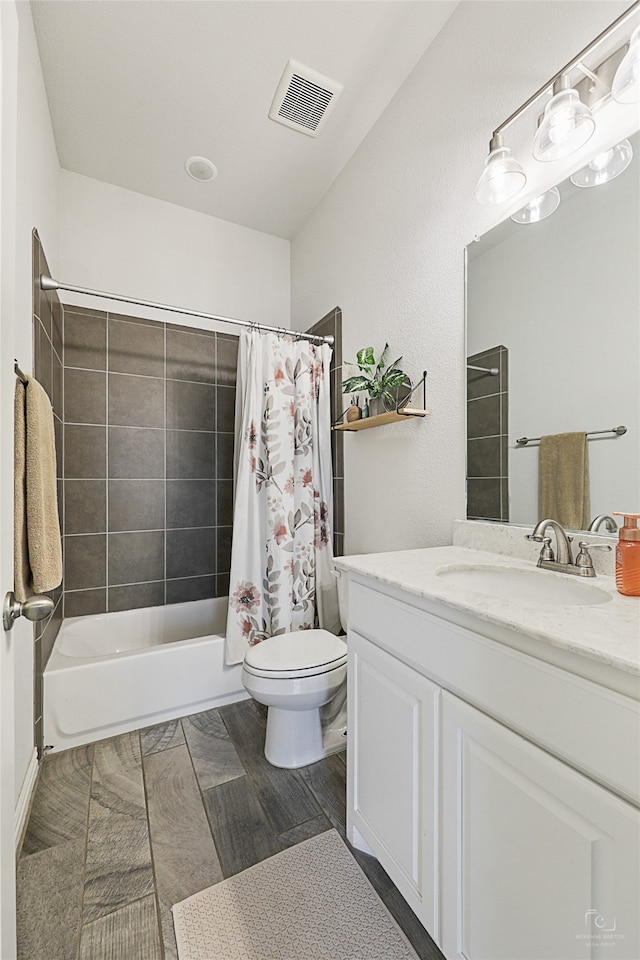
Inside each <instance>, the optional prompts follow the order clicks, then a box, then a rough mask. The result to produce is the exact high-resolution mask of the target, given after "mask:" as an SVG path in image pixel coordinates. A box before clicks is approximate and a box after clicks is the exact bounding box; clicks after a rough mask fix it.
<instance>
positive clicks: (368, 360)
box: [356, 347, 376, 370]
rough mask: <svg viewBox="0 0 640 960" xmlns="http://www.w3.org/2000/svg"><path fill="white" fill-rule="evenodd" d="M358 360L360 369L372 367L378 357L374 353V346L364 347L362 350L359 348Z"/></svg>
mask: <svg viewBox="0 0 640 960" xmlns="http://www.w3.org/2000/svg"><path fill="white" fill-rule="evenodd" d="M356 362H357V364H358V366H359V367H360V369H361V370H362V369H366V368H367V367H372V366H373V365H374V363H375V362H376V359H375V357H374V355H373V347H363V348H362V350H358V352H357V354H356Z"/></svg>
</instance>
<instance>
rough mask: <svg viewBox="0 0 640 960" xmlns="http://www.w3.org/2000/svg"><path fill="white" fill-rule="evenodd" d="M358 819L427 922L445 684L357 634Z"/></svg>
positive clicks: (353, 657)
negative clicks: (441, 688) (439, 684)
mask: <svg viewBox="0 0 640 960" xmlns="http://www.w3.org/2000/svg"><path fill="white" fill-rule="evenodd" d="M349 657H350V672H349V689H348V693H347V698H348V703H349V710H350V719H349V730H350V731H353V735H352V734H350V737H349V745H350V746H349V750H350V760H349V770H350V777H349V798H348V806H349V808H350V811H351V815H352V825H353V827H354V828H355V829H356V830H357V831H358V833H359V834H360V836H361V837H362V838H363V839H364V840H365V841H366V843H367V844H368V845H369V847H370V848H371V849H372V850H375V853H376V856H377V857H378V859H379V860H380V862H381V863H382V865H383V867H384V868H385V869H386V871H387V873H389V874H390V875H391V876H392V877H393V879H394V882H395V884H396V886H397V887H398V889H399V890H400V892H401V893H402V895H403V897H404V898H405V900H406V901H407V903H408V904H409V905H410V906H411V908H412V910H413V911H414V913H415V914H416V916H417V917H418V918H419V919H420V921H421V922H422V923H423V924H424V926H425V927H426V928H427V929H428V930H433V929H434V926H435V923H436V916H437V914H436V909H435V881H436V877H435V870H434V865H435V862H436V856H435V836H434V827H435V810H436V794H435V772H436V757H435V747H436V722H437V709H438V697H439V693H440V691H439V689H438V687H437V686H436V685H435V684H433V683H431V682H430V681H429V680H427V679H426V678H425V677H423V676H421V675H420V674H418V673H416V671H415V670H412V669H411V668H410V667H407V666H406V665H405V664H404V663H401V662H400V660H398V659H397V658H396V657H392V656H391V655H390V654H388V653H386V652H385V651H384V650H381V649H380V648H379V647H377V646H375V645H374V644H372V643H370V642H369V641H368V640H365V639H364V638H363V637H360V636H359V635H358V634H357V633H354V632H350V633H349Z"/></svg>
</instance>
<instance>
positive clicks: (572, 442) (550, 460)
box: [539, 433, 590, 530]
mask: <svg viewBox="0 0 640 960" xmlns="http://www.w3.org/2000/svg"><path fill="white" fill-rule="evenodd" d="M589 511H590V507H589V455H588V453H587V435H586V433H556V434H552V435H550V436H546V437H541V439H540V513H539V519H540V520H543V519H546V518H547V517H548V518H549V519H550V520H557V522H558V523H560V524H562V526H563V527H567V528H568V529H570V530H586V529H587V526H588V524H589Z"/></svg>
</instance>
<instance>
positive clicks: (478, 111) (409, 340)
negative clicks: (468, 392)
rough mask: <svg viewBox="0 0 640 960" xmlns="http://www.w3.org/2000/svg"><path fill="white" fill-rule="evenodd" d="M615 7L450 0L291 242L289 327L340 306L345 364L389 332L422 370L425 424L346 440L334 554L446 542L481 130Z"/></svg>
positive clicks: (455, 472) (454, 491)
mask: <svg viewBox="0 0 640 960" xmlns="http://www.w3.org/2000/svg"><path fill="white" fill-rule="evenodd" d="M626 6H627V4H625V3H617V2H612V3H606V2H589V3H584V2H579V3H572V2H555V0H554V2H545V0H540V2H535V3H533V2H529V3H499V2H498V3H495V2H486V3H461V4H460V6H459V7H458V8H457V9H456V11H455V12H454V14H453V16H452V17H451V19H450V20H449V21H448V22H447V24H446V25H445V27H444V28H443V30H442V31H441V33H440V34H439V35H438V37H437V38H436V40H435V41H434V43H433V44H432V45H431V47H430V48H429V49H428V50H427V52H426V53H425V56H424V57H423V58H422V60H421V61H420V62H419V64H418V65H417V67H416V68H415V69H414V71H413V73H412V74H411V75H410V77H409V78H408V79H407V81H406V82H405V84H404V85H403V86H402V88H401V89H400V91H399V92H398V94H397V95H396V97H395V98H394V100H393V101H392V102H391V104H390V105H389V107H388V108H387V110H386V111H385V113H384V114H383V115H382V117H381V118H380V120H379V121H378V122H377V124H376V125H375V127H374V128H373V129H372V131H371V133H370V134H369V136H368V137H367V138H366V140H365V141H364V142H363V144H362V145H361V147H360V148H359V149H358V151H357V152H356V153H355V154H354V156H353V158H352V160H351V161H350V163H349V164H348V165H347V166H346V167H345V169H344V170H343V171H342V173H341V174H340V176H339V177H338V178H337V179H336V180H335V182H334V184H333V185H332V187H331V189H330V190H329V191H328V192H327V194H325V196H324V197H323V199H322V200H321V202H320V203H319V204H318V206H317V208H316V210H315V211H314V213H313V215H312V216H311V217H310V219H309V221H308V223H307V224H306V226H305V227H304V229H303V230H302V231H301V232H300V233H299V234H298V236H297V237H296V238H295V240H294V241H293V243H292V261H291V266H292V315H293V323H294V325H295V326H296V327H299V328H303V327H304V326H305V325H306V321H307V319H308V318H309V317H313V316H321V315H322V314H323V313H326V312H327V311H328V310H329V309H330V308H331V306H332V305H333V304H334V303H339V304H340V306H341V308H342V314H343V348H344V357H345V359H347V360H352V359H354V355H355V352H356V350H358V349H359V348H360V347H363V346H367V345H372V346H374V347H376V349H380V347H381V346H382V345H383V344H384V342H385V341H386V340H388V341H389V342H390V343H391V344H392V348H391V349H392V352H393V353H394V355H395V356H397V355H399V354H403V355H404V358H405V359H404V366H405V368H406V370H407V372H408V373H409V374H410V375H412V376H413V377H417V376H419V375H420V373H421V371H422V370H423V369H424V368H425V367H426V368H427V369H428V371H429V377H428V391H427V393H428V399H427V406H428V407H429V409H430V410H431V416H430V417H429V418H427V419H426V420H420V421H418V420H415V421H412V422H410V423H401V424H393V425H390V426H386V427H383V428H380V429H376V430H367V431H363V432H362V433H354V434H352V435H349V436H348V437H347V438H346V439H345V478H346V479H345V515H346V543H345V550H346V552H348V553H360V552H369V551H375V550H391V549H405V548H410V547H421V546H430V545H436V544H440V543H447V542H450V539H451V521H452V520H453V519H454V518H456V517H464V516H465V476H464V474H465V440H466V436H465V422H464V421H465V414H464V407H465V376H464V357H465V346H464V276H463V274H464V266H463V263H464V261H463V250H464V247H465V245H466V244H467V243H469V242H470V241H471V240H472V239H473V237H474V236H475V235H476V234H480V233H483V232H485V231H486V230H487V229H489V228H490V227H491V226H493V225H494V224H495V223H496V222H498V220H500V219H502V218H503V217H504V216H505V215H506V214H507V213H508V212H511V211H506V210H504V209H502V210H499V211H495V210H487V209H485V208H482V207H481V206H480V205H479V204H478V203H477V202H476V200H475V185H476V182H477V179H478V176H479V175H480V171H481V168H482V163H483V160H484V157H485V156H486V152H487V145H488V141H489V137H490V136H491V132H492V130H493V129H494V128H495V127H496V126H497V125H498V124H499V123H500V122H501V121H502V120H504V119H505V118H506V117H507V116H508V115H509V114H510V113H511V112H512V111H513V110H514V109H515V108H517V107H518V106H519V105H520V104H521V103H523V102H524V101H525V100H526V99H527V98H528V97H529V96H530V95H531V94H532V93H534V92H535V90H537V89H538V87H539V86H540V85H541V83H543V82H544V81H545V80H546V79H547V78H548V77H550V76H552V75H553V74H554V73H555V71H556V70H557V69H558V68H559V67H561V66H562V65H563V64H564V63H565V62H566V61H567V60H568V59H569V58H570V57H572V56H574V55H575V54H576V53H577V52H578V51H579V50H580V49H582V47H584V46H585V45H586V44H587V43H588V42H589V41H590V40H591V39H593V37H594V36H596V35H597V34H598V33H599V32H600V31H601V30H602V29H603V28H604V27H605V26H607V25H608V24H609V23H610V22H611V21H612V20H613V19H614V18H615V17H616V16H618V15H619V14H620V13H621V12H622V10H623V9H625V7H626ZM544 166H548V167H555V170H554V171H552V172H549V173H547V174H546V175H547V176H548V177H550V178H553V179H551V181H550V182H554V179H562V178H563V176H565V175H566V171H563V170H562V169H559V166H560V165H556V164H546V165H544V164H538V167H544Z"/></svg>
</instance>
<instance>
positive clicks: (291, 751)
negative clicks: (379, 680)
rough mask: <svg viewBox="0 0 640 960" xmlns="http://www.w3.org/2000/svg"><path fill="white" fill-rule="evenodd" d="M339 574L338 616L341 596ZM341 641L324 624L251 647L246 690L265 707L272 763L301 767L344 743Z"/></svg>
mask: <svg viewBox="0 0 640 960" xmlns="http://www.w3.org/2000/svg"><path fill="white" fill-rule="evenodd" d="M345 581H346V578H344V577H342V578H341V579H340V580H339V593H340V594H341V596H340V601H341V602H340V616H341V619H342V620H343V621H344V622H346V617H345V616H344V613H343V607H344V609H345V610H346V598H345V597H343V596H342V593H343V589H344V587H343V583H344V582H345ZM346 679H347V644H346V643H345V640H344V639H343V638H342V637H337V636H336V635H335V634H333V633H329V631H328V630H293V631H291V632H290V633H283V634H280V635H278V636H275V637H269V638H268V639H267V640H263V641H262V642H261V643H258V644H256V645H255V646H254V647H251V648H250V649H249V650H248V652H247V654H246V656H245V658H244V663H243V666H242V683H243V684H244V687H245V689H246V690H247V692H248V693H249V694H250V695H251V696H252V697H253V699H254V700H257V701H258V703H263V704H265V706H267V707H268V712H267V735H266V739H265V745H264V755H265V757H266V758H267V760H268V761H269V763H271V764H273V766H274V767H288V768H295V767H304V766H306V765H307V764H309V763H315V762H316V761H317V760H322V758H323V757H326V756H328V755H329V754H330V753H336V752H338V751H339V750H343V749H344V748H345V745H346Z"/></svg>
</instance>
